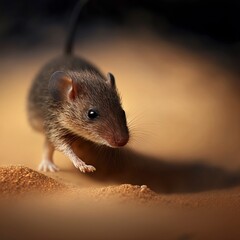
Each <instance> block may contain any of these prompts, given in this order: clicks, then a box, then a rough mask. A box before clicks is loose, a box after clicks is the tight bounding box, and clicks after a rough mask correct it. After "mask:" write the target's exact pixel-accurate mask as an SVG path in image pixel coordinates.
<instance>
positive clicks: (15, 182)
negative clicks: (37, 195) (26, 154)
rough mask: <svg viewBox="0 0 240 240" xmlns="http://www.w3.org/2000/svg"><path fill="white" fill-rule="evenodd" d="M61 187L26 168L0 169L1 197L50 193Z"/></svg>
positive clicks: (61, 185)
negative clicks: (28, 193) (30, 193)
mask: <svg viewBox="0 0 240 240" xmlns="http://www.w3.org/2000/svg"><path fill="white" fill-rule="evenodd" d="M63 187H64V185H63V184H60V183H58V182H57V181H55V180H54V179H52V178H50V177H47V176H45V175H43V174H41V173H39V172H36V171H34V170H32V169H30V168H27V167H23V166H9V167H0V194H1V195H15V194H22V193H26V192H32V191H37V192H52V191H56V190H59V189H61V188H63Z"/></svg>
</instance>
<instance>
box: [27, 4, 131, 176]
mask: <svg viewBox="0 0 240 240" xmlns="http://www.w3.org/2000/svg"><path fill="white" fill-rule="evenodd" d="M83 5H84V2H82V1H81V2H78V4H77V6H76V7H75V9H74V12H73V15H72V18H71V24H70V32H69V35H68V38H67V42H66V46H65V50H64V54H63V56H61V57H58V58H56V59H54V60H52V61H50V62H49V63H47V64H46V65H45V66H44V67H43V68H42V69H41V71H40V72H39V74H38V75H37V76H36V78H35V80H34V81H33V83H32V86H31V88H30V91H29V96H28V117H29V122H30V124H31V126H32V127H33V128H34V129H35V130H37V131H40V132H42V133H44V135H45V145H44V150H43V157H42V161H41V163H40V165H39V170H42V171H51V172H54V171H57V170H59V168H58V167H57V166H56V165H55V164H54V163H53V152H54V150H58V151H61V152H63V153H64V154H65V155H66V156H67V157H68V158H69V159H70V160H71V161H72V163H73V164H74V166H75V167H76V168H78V169H79V170H80V171H81V172H84V173H85V172H93V171H95V168H94V167H93V166H91V165H87V164H86V163H85V162H83V161H82V160H81V159H80V158H79V157H78V156H77V155H76V154H75V153H74V151H73V149H72V144H73V143H74V141H75V140H77V139H79V138H83V139H86V140H90V141H92V142H95V143H97V144H100V145H107V146H109V147H113V148H115V147H121V146H124V145H126V144H127V142H128V140H129V130H128V126H127V121H126V116H125V112H124V110H123V108H122V106H121V101H120V98H119V95H118V92H117V89H116V84H115V79H114V76H113V75H112V74H111V73H108V74H107V77H104V75H103V74H102V73H101V72H100V71H99V70H98V69H97V68H96V67H95V66H94V65H92V64H91V63H89V62H87V61H86V60H84V59H82V58H79V57H75V56H73V55H72V45H73V44H72V43H73V39H74V35H75V32H76V25H77V19H78V15H79V13H80V11H81V9H82V7H83Z"/></svg>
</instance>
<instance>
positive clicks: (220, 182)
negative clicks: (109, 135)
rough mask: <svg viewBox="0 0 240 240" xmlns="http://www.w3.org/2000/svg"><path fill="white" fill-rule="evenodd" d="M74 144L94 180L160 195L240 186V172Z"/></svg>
mask: <svg viewBox="0 0 240 240" xmlns="http://www.w3.org/2000/svg"><path fill="white" fill-rule="evenodd" d="M75 144H76V145H75V146H74V149H75V152H76V153H77V155H79V156H80V157H82V158H83V159H85V160H86V162H87V163H88V164H92V165H94V166H95V167H96V169H97V171H96V172H94V173H93V174H88V175H87V176H89V177H90V178H93V179H95V180H96V181H102V182H116V183H129V184H137V185H147V186H148V187H149V188H151V189H152V190H154V191H156V192H159V193H190V192H199V191H207V190H212V189H222V188H229V187H233V186H237V185H240V172H230V171H227V170H225V169H223V168H220V167H214V166H211V165H208V164H203V163H201V161H195V162H194V163H174V162H172V161H171V162H167V159H159V158H154V157H151V156H147V155H142V154H139V153H137V152H135V151H133V150H131V149H128V148H125V149H111V148H108V147H101V148H100V149H98V148H96V146H94V145H93V144H92V143H89V142H82V141H81V142H76V143H75ZM79 145H80V146H79Z"/></svg>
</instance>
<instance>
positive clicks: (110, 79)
mask: <svg viewBox="0 0 240 240" xmlns="http://www.w3.org/2000/svg"><path fill="white" fill-rule="evenodd" d="M107 83H108V84H109V85H110V86H111V87H112V88H114V89H116V83H115V77H114V76H113V74H112V73H110V72H109V73H108V74H107Z"/></svg>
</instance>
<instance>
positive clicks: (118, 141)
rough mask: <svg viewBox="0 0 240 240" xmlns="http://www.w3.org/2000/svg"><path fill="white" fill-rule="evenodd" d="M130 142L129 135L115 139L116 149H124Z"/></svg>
mask: <svg viewBox="0 0 240 240" xmlns="http://www.w3.org/2000/svg"><path fill="white" fill-rule="evenodd" d="M128 141H129V135H126V136H124V137H120V138H116V139H115V146H116V147H123V146H125V145H126V144H127V143H128Z"/></svg>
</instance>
